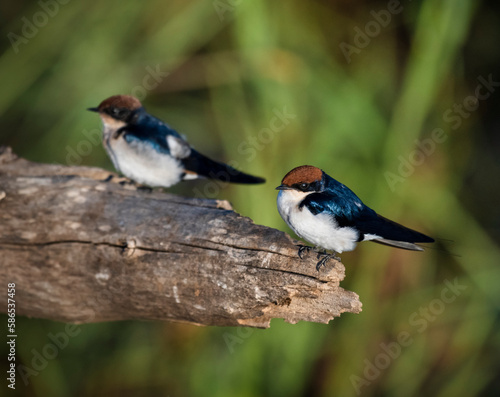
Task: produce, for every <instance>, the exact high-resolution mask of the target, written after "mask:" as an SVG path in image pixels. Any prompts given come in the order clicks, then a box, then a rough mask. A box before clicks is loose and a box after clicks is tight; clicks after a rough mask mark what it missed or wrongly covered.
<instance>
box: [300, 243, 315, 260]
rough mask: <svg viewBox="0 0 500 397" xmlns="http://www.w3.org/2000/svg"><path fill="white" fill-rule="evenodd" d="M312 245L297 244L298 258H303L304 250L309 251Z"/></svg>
mask: <svg viewBox="0 0 500 397" xmlns="http://www.w3.org/2000/svg"><path fill="white" fill-rule="evenodd" d="M311 249H312V247H309V246H308V245H299V252H298V255H299V258H300V259H304V256H303V254H304V251H307V252H308V253H309V251H311Z"/></svg>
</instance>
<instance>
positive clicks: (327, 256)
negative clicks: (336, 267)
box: [316, 251, 340, 272]
mask: <svg viewBox="0 0 500 397" xmlns="http://www.w3.org/2000/svg"><path fill="white" fill-rule="evenodd" d="M321 257H322V258H321ZM320 258H321V259H320ZM317 259H320V260H319V262H318V263H317V264H316V270H317V271H318V272H319V269H321V266H325V267H326V263H327V262H328V261H329V260H330V259H335V260H337V261H340V257H339V256H337V254H336V253H335V252H334V253H332V254H328V253H327V252H326V251H323V252H318V256H317Z"/></svg>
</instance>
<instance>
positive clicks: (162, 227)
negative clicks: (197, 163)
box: [0, 147, 361, 327]
mask: <svg viewBox="0 0 500 397" xmlns="http://www.w3.org/2000/svg"><path fill="white" fill-rule="evenodd" d="M110 175H112V174H111V173H110V172H108V171H105V170H102V169H98V168H90V167H67V166H62V165H53V164H37V163H32V162H29V161H27V160H24V159H22V158H19V157H17V156H16V155H15V154H13V153H12V151H11V149H10V148H7V147H1V148H0V263H1V266H0V285H3V286H5V288H6V285H7V283H11V282H14V283H16V308H17V309H16V312H17V314H18V315H25V316H32V317H38V318H46V319H52V320H58V321H65V322H76V323H86V322H97V321H111V320H129V319H141V320H169V321H182V322H189V323H195V324H200V325H217V326H249V327H269V325H270V320H271V319H273V318H283V319H285V321H288V322H290V323H296V322H298V321H313V322H320V323H328V322H329V321H330V320H331V319H333V318H334V317H337V316H339V315H340V314H341V313H343V312H352V313H359V312H360V311H361V303H360V301H359V298H358V296H357V295H356V294H355V293H353V292H349V291H346V290H344V289H342V288H341V287H339V283H340V281H341V280H342V279H343V278H344V274H345V269H344V266H343V265H342V263H340V262H336V261H334V260H331V261H329V262H328V265H327V267H326V269H324V268H323V269H321V271H320V272H318V271H316V269H315V264H316V262H317V260H316V256H315V255H314V254H313V253H311V254H310V255H306V257H305V258H304V259H303V260H301V259H299V258H298V256H297V247H296V245H295V244H296V242H294V241H293V240H292V239H291V238H290V237H289V236H288V235H287V234H285V233H283V232H281V231H278V230H275V229H272V228H268V227H265V226H261V225H256V224H254V223H253V222H252V220H251V219H249V218H246V217H243V216H241V215H239V214H237V213H236V212H234V211H233V210H232V209H231V206H230V204H229V203H228V202H227V201H218V200H203V199H194V198H186V197H180V196H176V195H172V194H168V193H164V192H159V191H145V190H141V189H137V188H136V187H135V186H133V185H121V184H119V183H116V182H113V180H114V179H111V181H106V179H107V178H108V177H109V176H110ZM115 176H116V175H115ZM0 310H1V311H3V312H6V299H2V300H1V303H0Z"/></svg>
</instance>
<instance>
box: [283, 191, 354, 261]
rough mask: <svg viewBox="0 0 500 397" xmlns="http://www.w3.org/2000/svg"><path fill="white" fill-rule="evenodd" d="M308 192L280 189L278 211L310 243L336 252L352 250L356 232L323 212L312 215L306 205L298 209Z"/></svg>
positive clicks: (296, 232)
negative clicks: (338, 223) (339, 224)
mask: <svg viewBox="0 0 500 397" xmlns="http://www.w3.org/2000/svg"><path fill="white" fill-rule="evenodd" d="M307 194H310V193H304V192H299V191H296V190H280V192H279V193H278V212H279V213H280V215H281V217H282V218H283V219H284V220H285V222H286V223H287V224H288V226H290V228H291V229H292V230H293V231H294V232H295V234H297V235H298V236H299V237H302V238H303V239H305V240H307V241H309V242H310V243H312V244H314V245H316V246H318V247H321V248H324V249H327V250H332V251H335V252H338V253H341V252H343V251H352V250H353V249H354V248H355V247H356V244H357V238H358V234H357V233H356V231H355V230H353V229H352V228H350V227H342V228H341V227H338V225H337V224H336V222H335V219H334V218H333V217H332V216H330V215H328V214H325V213H320V214H318V215H313V214H312V213H311V211H309V210H308V209H307V207H305V206H304V207H302V209H299V204H300V202H301V201H302V200H303V199H304V198H305V197H306V196H307Z"/></svg>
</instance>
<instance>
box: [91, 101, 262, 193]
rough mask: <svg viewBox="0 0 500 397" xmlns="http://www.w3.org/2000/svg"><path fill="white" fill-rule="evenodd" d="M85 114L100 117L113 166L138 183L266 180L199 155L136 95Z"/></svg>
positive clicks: (104, 102)
mask: <svg viewBox="0 0 500 397" xmlns="http://www.w3.org/2000/svg"><path fill="white" fill-rule="evenodd" d="M88 110H90V111H93V112H97V113H99V116H100V117H101V120H102V123H103V126H104V128H103V144H104V147H105V149H106V151H107V153H108V155H109V157H110V158H111V160H112V161H113V165H114V166H115V168H116V169H117V170H118V171H119V172H121V173H122V174H123V175H125V176H126V177H127V178H130V179H132V180H134V181H135V182H137V183H140V184H145V185H149V186H152V187H169V186H172V185H175V184H176V183H178V182H180V181H182V180H188V179H197V178H211V179H217V180H221V181H224V182H232V183H244V184H255V183H263V182H265V179H263V178H259V177H256V176H252V175H248V174H245V173H243V172H241V171H238V170H236V169H235V168H233V167H230V166H229V165H227V164H224V163H219V162H217V161H214V160H211V159H209V158H208V157H206V156H204V155H202V154H201V153H199V152H197V151H196V150H194V149H193V148H192V147H191V146H190V145H189V143H187V142H186V140H185V139H184V138H183V137H182V136H181V135H180V134H179V133H178V132H177V131H175V130H174V129H172V128H171V127H170V126H168V125H167V124H166V123H164V122H163V121H161V120H160V119H157V118H156V117H154V116H152V115H150V114H149V113H147V112H146V110H145V109H144V107H143V106H142V104H141V102H140V101H139V100H138V99H137V98H135V97H132V96H128V95H115V96H112V97H110V98H108V99H106V100H104V101H103V102H101V104H100V105H99V106H98V107H96V108H89V109H88Z"/></svg>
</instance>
